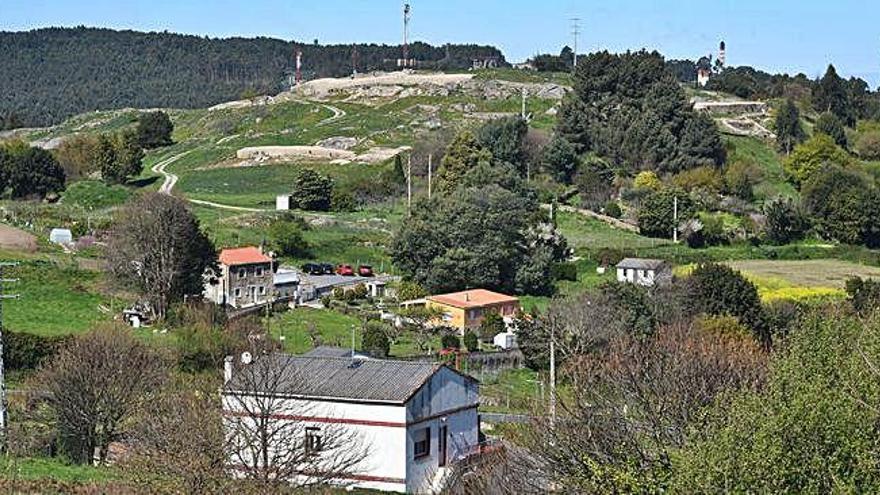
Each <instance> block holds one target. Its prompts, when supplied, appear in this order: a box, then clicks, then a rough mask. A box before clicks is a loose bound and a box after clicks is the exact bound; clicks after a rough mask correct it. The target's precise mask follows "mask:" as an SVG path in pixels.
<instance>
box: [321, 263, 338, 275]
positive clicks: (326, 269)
mask: <svg viewBox="0 0 880 495" xmlns="http://www.w3.org/2000/svg"><path fill="white" fill-rule="evenodd" d="M321 270H322V271H323V273H324V275H333V274H334V273H336V270H335V269H334V268H333V265H332V264H330V263H321Z"/></svg>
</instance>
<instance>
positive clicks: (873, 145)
mask: <svg viewBox="0 0 880 495" xmlns="http://www.w3.org/2000/svg"><path fill="white" fill-rule="evenodd" d="M856 150H857V151H858V152H859V156H860V157H861V158H862V159H863V160H880V131H868V132H864V133H862V134H861V135H860V136H859V138H858V139H857V140H856Z"/></svg>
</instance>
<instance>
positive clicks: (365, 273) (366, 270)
mask: <svg viewBox="0 0 880 495" xmlns="http://www.w3.org/2000/svg"><path fill="white" fill-rule="evenodd" d="M358 275H360V276H361V277H372V276H373V267H372V266H370V265H361V266H359V267H358Z"/></svg>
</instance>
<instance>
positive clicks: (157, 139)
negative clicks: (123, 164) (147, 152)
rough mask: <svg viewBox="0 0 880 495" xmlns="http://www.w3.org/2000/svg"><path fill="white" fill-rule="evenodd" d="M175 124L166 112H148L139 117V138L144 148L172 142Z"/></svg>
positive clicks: (166, 144)
mask: <svg viewBox="0 0 880 495" xmlns="http://www.w3.org/2000/svg"><path fill="white" fill-rule="evenodd" d="M173 131H174V124H172V123H171V119H170V118H169V117H168V114H167V113H165V112H148V113H144V114H141V116H140V117H138V125H137V140H138V143H139V144H140V145H141V147H142V148H144V149H151V148H158V147H160V146H168V145H169V144H172V141H171V133H172V132H173Z"/></svg>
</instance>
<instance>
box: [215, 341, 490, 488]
mask: <svg viewBox="0 0 880 495" xmlns="http://www.w3.org/2000/svg"><path fill="white" fill-rule="evenodd" d="M243 358H244V356H243ZM232 361H233V360H232V358H231V357H228V358H227V362H226V369H225V370H224V375H225V376H224V380H225V385H224V387H223V389H222V392H221V393H222V398H223V411H224V426H225V428H226V430H227V435H228V436H229V438H231V439H232V444H233V445H241V446H244V448H243V450H242V451H241V452H238V451H234V452H232V453H231V455H230V458H229V462H230V467H231V469H232V471H233V472H237V473H249V472H253V470H254V469H260V468H261V466H260V463H261V462H262V461H260V459H262V458H263V456H262V454H261V452H262V450H263V447H262V445H266V446H267V448H266V449H265V450H266V451H269V452H271V453H272V455H271V456H270V459H273V460H272V461H270V466H269V468H270V469H271V470H272V472H277V473H284V474H279V476H284V477H285V478H298V479H299V478H306V479H308V481H311V482H314V481H316V480H317V481H320V482H328V483H336V484H345V485H347V486H352V487H356V488H365V489H374V490H383V491H395V492H405V493H433V492H435V491H436V489H437V488H438V487H439V486H441V485H442V483H443V480H444V477H445V475H446V474H448V470H449V468H450V467H451V466H452V465H453V464H454V463H455V462H456V461H458V460H461V459H464V458H466V457H468V456H470V455H473V454H475V453H478V452H479V416H478V414H477V407H478V405H479V398H478V384H477V381H476V380H475V379H473V378H471V377H469V376H467V375H464V374H462V373H459V372H458V371H456V370H454V369H452V368H449V367H447V366H445V365H439V364H433V363H425V362H409V361H391V360H380V359H368V358H364V357H363V356H355V357H354V358H352V357H333V356H331V355H328V354H326V353H316V354H315V355H308V354H307V355H304V356H290V355H285V354H275V355H268V356H262V357H259V358H257V359H255V360H254V361H253V362H250V358H249V356H248V357H247V359H242V364H240V365H237V366H233V362H232ZM260 417H263V418H268V419H269V420H268V422H264V423H263V424H268V425H267V426H263V427H260V426H259V425H260V424H261V422H260V421H259V420H258V419H255V418H260ZM260 428H264V430H265V429H266V428H268V429H270V430H272V431H274V432H281V434H280V435H276V437H274V438H272V439H270V441H266V442H263V443H262V444H260V445H258V446H257V447H259V448H254V442H253V439H254V438H258V437H259V434H258V432H257V430H259V429H260ZM261 431H263V430H261ZM361 451H363V452H364V455H363V456H362V457H360V458H358V462H356V463H354V464H346V465H345V466H341V465H340V459H341V458H343V457H344V456H346V455H351V453H352V452H361ZM272 463H276V464H274V465H273V464H272ZM282 463H287V465H286V466H282V465H281V464H282ZM334 463H335V464H334ZM291 473H293V474H291ZM300 481H302V479H300Z"/></svg>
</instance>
